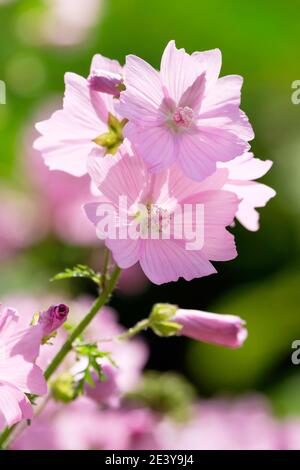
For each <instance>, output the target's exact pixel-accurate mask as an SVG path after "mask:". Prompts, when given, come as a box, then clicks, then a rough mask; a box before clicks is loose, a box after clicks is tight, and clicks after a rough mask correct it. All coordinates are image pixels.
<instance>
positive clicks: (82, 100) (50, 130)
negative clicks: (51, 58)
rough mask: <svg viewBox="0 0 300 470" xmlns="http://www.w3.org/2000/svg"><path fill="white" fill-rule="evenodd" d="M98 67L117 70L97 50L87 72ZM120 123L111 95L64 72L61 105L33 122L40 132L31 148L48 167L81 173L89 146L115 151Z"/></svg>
mask: <svg viewBox="0 0 300 470" xmlns="http://www.w3.org/2000/svg"><path fill="white" fill-rule="evenodd" d="M98 69H100V70H105V71H107V72H112V73H115V72H116V70H119V72H121V66H120V65H119V64H118V62H117V61H114V60H110V59H107V58H105V57H103V56H101V55H100V54H97V55H95V56H94V57H93V60H92V64H91V73H93V71H95V70H98ZM124 124H125V121H123V122H121V120H119V117H118V114H117V113H116V111H115V108H114V98H113V96H111V95H108V94H104V93H99V92H97V91H95V90H93V89H92V87H90V86H89V82H88V80H87V79H85V78H83V77H81V76H80V75H77V74H75V73H70V72H68V73H66V74H65V95H64V101H63V109H61V110H59V111H56V112H54V113H53V114H52V116H51V117H50V119H48V120H46V121H42V122H39V123H37V124H36V128H37V130H38V131H39V133H40V134H41V136H40V137H39V138H38V139H37V140H36V141H35V143H34V148H35V149H37V150H39V151H40V152H41V154H42V156H43V158H44V161H45V163H46V165H47V166H48V167H49V168H50V169H51V170H61V171H65V172H67V173H70V174H71V175H74V176H83V175H84V174H86V173H87V169H86V161H87V156H88V155H89V153H90V152H91V150H92V149H93V148H98V149H99V150H100V153H101V154H102V155H105V154H106V153H114V152H115V150H116V149H117V147H118V146H119V144H120V143H121V142H122V140H123V135H122V128H123V126H124Z"/></svg>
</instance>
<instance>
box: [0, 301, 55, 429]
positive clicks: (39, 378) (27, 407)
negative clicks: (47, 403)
mask: <svg viewBox="0 0 300 470" xmlns="http://www.w3.org/2000/svg"><path fill="white" fill-rule="evenodd" d="M18 323H19V315H18V313H17V312H16V310H14V309H11V308H5V309H3V310H2V314H1V312H0V421H1V417H4V419H5V421H6V424H7V425H8V426H11V425H12V424H15V423H17V422H18V421H21V420H22V419H31V418H32V417H33V410H32V406H31V403H30V402H29V400H28V398H27V397H26V395H25V393H32V394H35V395H44V394H45V393H46V392H47V385H46V381H45V379H44V376H43V372H42V370H41V369H40V368H39V367H38V366H37V365H35V363H34V362H35V360H36V358H37V356H38V354H39V349H40V342H41V329H40V327H39V326H31V327H27V328H22V327H20V326H19V325H18Z"/></svg>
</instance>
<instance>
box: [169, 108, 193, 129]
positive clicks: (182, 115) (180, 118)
mask: <svg viewBox="0 0 300 470" xmlns="http://www.w3.org/2000/svg"><path fill="white" fill-rule="evenodd" d="M194 117H195V114H194V111H193V110H192V109H191V108H189V107H188V106H184V108H183V107H182V106H179V107H178V108H177V109H176V111H175V112H174V113H173V122H174V123H175V124H176V125H177V126H179V127H189V126H190V125H191V123H192V122H193V120H194Z"/></svg>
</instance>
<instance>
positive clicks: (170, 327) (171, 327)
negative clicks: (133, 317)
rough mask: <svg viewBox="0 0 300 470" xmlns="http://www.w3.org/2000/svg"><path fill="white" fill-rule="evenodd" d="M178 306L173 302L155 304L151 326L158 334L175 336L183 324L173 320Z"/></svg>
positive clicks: (150, 320)
mask: <svg viewBox="0 0 300 470" xmlns="http://www.w3.org/2000/svg"><path fill="white" fill-rule="evenodd" d="M177 308H178V307H177V306H176V305H172V304H155V305H154V306H153V308H152V311H151V313H150V316H149V327H150V328H151V329H152V330H153V331H154V333H155V334H157V335H158V336H174V335H176V334H177V333H179V331H180V330H181V328H182V326H181V325H179V324H178V323H176V322H174V321H172V318H173V317H174V315H175V313H176V311H177Z"/></svg>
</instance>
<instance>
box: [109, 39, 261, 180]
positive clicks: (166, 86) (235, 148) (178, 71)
mask: <svg viewBox="0 0 300 470" xmlns="http://www.w3.org/2000/svg"><path fill="white" fill-rule="evenodd" d="M220 68H221V53H220V51H219V50H218V49H214V50H210V51H206V52H194V53H193V54H192V55H189V54H187V53H186V52H185V50H184V49H179V50H178V49H176V46H175V42H174V41H170V42H169V44H168V45H167V47H166V49H165V51H164V53H163V56H162V60H161V66H160V72H157V71H156V70H155V69H154V68H152V67H151V66H150V65H149V64H148V63H147V62H145V61H143V60H142V59H140V58H139V57H136V56H134V55H129V56H127V58H126V65H125V67H124V76H125V81H124V82H125V86H126V90H125V91H123V92H122V93H121V96H120V103H119V106H118V108H117V109H118V110H119V112H120V114H121V115H122V116H123V117H125V118H127V119H129V123H128V124H127V125H126V127H125V130H124V131H125V135H126V137H128V138H129V140H130V141H131V142H132V144H133V145H134V147H135V148H136V150H137V151H138V153H139V154H140V155H141V157H142V158H143V159H144V161H145V162H146V164H147V165H148V167H149V169H150V170H151V171H152V172H160V171H162V170H165V169H167V168H169V167H170V166H171V165H172V164H173V163H175V162H178V163H179V165H180V166H181V168H182V170H183V172H184V173H185V174H186V175H187V176H189V177H190V178H192V179H195V180H198V181H201V180H203V179H204V178H206V177H207V176H209V175H210V174H212V173H213V172H214V171H215V169H216V163H217V161H229V160H232V159H233V158H235V157H237V156H238V155H241V154H242V153H243V152H245V151H246V150H247V149H248V148H249V144H248V143H247V142H248V141H249V140H251V139H253V136H254V135H253V131H252V128H251V126H250V124H249V122H248V119H247V117H246V116H245V114H244V113H243V112H242V111H241V110H240V109H239V105H240V95H241V86H242V78H241V77H240V76H237V75H229V76H226V77H222V78H218V77H219V73H220Z"/></svg>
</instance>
